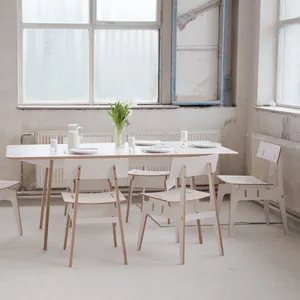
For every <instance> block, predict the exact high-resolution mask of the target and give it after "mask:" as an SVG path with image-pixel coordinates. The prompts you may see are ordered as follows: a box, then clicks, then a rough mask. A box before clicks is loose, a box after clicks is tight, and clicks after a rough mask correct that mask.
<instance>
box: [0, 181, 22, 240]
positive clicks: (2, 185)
mask: <svg viewBox="0 0 300 300" xmlns="http://www.w3.org/2000/svg"><path fill="white" fill-rule="evenodd" d="M19 183H20V182H19V181H3V180H0V201H4V200H7V201H10V202H11V204H12V207H13V210H14V214H15V218H16V222H17V227H18V231H19V235H23V230H22V222H21V215H20V208H19V205H18V200H17V192H16V191H15V190H12V189H11V188H12V187H14V186H15V185H17V184H19Z"/></svg>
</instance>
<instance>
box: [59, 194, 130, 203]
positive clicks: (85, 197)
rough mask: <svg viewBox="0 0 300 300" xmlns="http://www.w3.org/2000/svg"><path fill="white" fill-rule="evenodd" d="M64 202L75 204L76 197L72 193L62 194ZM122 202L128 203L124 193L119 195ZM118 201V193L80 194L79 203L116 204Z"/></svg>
mask: <svg viewBox="0 0 300 300" xmlns="http://www.w3.org/2000/svg"><path fill="white" fill-rule="evenodd" d="M61 195H62V197H63V199H64V201H65V202H66V203H75V195H73V194H72V193H61ZM119 195H120V201H121V202H122V201H127V199H126V198H125V197H124V196H123V194H122V193H119ZM116 201H117V198H116V192H108V193H86V194H84V193H82V194H79V199H78V203H79V204H86V205H88V204H91V205H92V204H109V203H115V202H116Z"/></svg>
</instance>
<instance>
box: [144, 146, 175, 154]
mask: <svg viewBox="0 0 300 300" xmlns="http://www.w3.org/2000/svg"><path fill="white" fill-rule="evenodd" d="M143 151H145V152H149V153H169V152H171V151H173V148H170V147H159V146H154V147H145V148H143Z"/></svg>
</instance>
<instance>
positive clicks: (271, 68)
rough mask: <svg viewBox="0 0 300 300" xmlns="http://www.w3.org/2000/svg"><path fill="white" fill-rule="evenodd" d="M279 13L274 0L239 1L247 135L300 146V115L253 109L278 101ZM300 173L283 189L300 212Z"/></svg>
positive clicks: (288, 178)
mask: <svg viewBox="0 0 300 300" xmlns="http://www.w3.org/2000/svg"><path fill="white" fill-rule="evenodd" d="M277 9H278V7H277V1H275V0H251V1H249V0H239V33H238V37H239V41H238V57H239V56H243V57H244V59H243V60H241V61H239V62H240V63H239V64H238V66H239V67H238V69H239V70H240V72H242V73H244V74H247V76H248V80H247V82H245V83H246V85H245V86H244V89H243V90H244V93H245V94H246V96H245V97H246V98H247V107H246V110H247V112H248V113H247V116H248V126H247V133H248V134H249V136H250V135H251V133H252V132H256V133H261V134H265V135H269V136H273V137H278V138H282V139H286V140H290V141H295V142H300V131H299V128H300V116H299V115H292V114H285V113H282V112H281V113H278V112H270V111H262V110H259V109H258V110H257V109H254V106H255V105H257V104H259V105H267V104H268V103H269V102H270V100H275V93H276V60H277V53H276V51H277V50H276V48H277V38H276V36H277V30H276V27H275V24H276V17H277ZM237 76H238V77H239V74H237ZM248 150H249V151H250V148H249V149H248ZM249 151H248V154H249V155H250V152H249ZM298 171H299V170H298ZM298 173H299V172H297V174H295V173H293V171H290V172H287V173H285V174H284V176H286V178H285V180H284V181H285V186H284V188H285V192H286V194H288V195H290V197H289V198H288V199H286V205H287V207H288V208H289V209H291V210H294V211H298V212H300V210H299V207H300V201H299V192H300V187H299V184H298V182H296V181H297V178H299V177H298ZM287 183H289V184H287Z"/></svg>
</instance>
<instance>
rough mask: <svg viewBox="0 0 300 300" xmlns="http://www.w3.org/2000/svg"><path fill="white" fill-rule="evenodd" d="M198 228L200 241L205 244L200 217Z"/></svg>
mask: <svg viewBox="0 0 300 300" xmlns="http://www.w3.org/2000/svg"><path fill="white" fill-rule="evenodd" d="M197 230H198V237H199V243H200V244H201V245H202V244H203V236H202V230H201V222H200V220H199V219H198V220H197Z"/></svg>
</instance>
